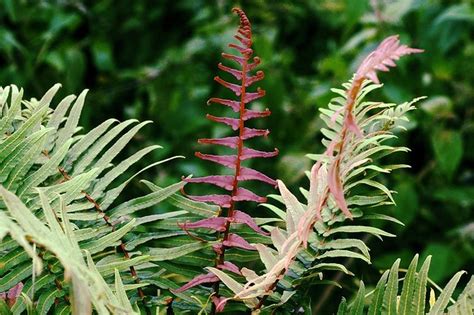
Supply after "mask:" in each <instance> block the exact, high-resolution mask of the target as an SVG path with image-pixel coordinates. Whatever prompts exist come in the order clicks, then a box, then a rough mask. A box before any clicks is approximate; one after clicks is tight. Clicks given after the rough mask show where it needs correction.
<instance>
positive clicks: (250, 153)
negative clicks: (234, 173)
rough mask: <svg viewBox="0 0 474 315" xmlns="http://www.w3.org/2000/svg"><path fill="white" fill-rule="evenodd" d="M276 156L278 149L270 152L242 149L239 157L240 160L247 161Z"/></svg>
mask: <svg viewBox="0 0 474 315" xmlns="http://www.w3.org/2000/svg"><path fill="white" fill-rule="evenodd" d="M277 155H278V149H276V148H275V150H274V151H272V152H265V151H259V150H254V149H250V148H243V149H242V154H241V155H240V160H242V161H243V160H248V159H253V158H270V157H274V156H277Z"/></svg>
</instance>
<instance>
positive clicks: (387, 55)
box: [356, 35, 423, 84]
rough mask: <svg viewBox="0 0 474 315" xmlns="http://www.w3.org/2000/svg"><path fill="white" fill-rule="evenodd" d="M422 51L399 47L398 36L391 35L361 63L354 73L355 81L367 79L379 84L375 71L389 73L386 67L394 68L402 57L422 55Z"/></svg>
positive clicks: (405, 46) (404, 46) (403, 46)
mask: <svg viewBox="0 0 474 315" xmlns="http://www.w3.org/2000/svg"><path fill="white" fill-rule="evenodd" d="M422 52H423V49H418V48H411V47H408V46H407V45H400V39H399V36H398V35H392V36H390V37H387V38H386V39H385V40H383V41H382V42H381V43H380V45H379V46H378V47H377V49H375V50H374V51H373V52H371V53H370V54H369V55H368V56H367V57H366V58H365V59H364V61H363V62H362V63H361V65H360V66H359V68H358V69H357V72H356V80H357V79H360V78H364V77H365V78H367V79H369V80H372V81H373V82H374V83H377V84H379V83H380V82H379V79H378V77H377V73H376V71H377V70H380V71H389V70H390V69H389V68H388V67H396V64H395V61H396V60H398V59H400V57H402V56H404V55H410V54H418V53H422Z"/></svg>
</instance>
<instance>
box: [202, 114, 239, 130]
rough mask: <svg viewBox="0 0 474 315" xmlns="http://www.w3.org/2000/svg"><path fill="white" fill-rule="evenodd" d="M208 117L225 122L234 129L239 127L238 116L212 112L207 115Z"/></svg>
mask: <svg viewBox="0 0 474 315" xmlns="http://www.w3.org/2000/svg"><path fill="white" fill-rule="evenodd" d="M206 118H207V119H209V120H212V121H215V122H219V123H223V124H225V125H227V126H230V127H231V128H232V129H233V130H237V129H239V120H238V119H237V118H229V117H218V116H213V115H210V114H207V115H206Z"/></svg>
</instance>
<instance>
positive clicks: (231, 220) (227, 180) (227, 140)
mask: <svg viewBox="0 0 474 315" xmlns="http://www.w3.org/2000/svg"><path fill="white" fill-rule="evenodd" d="M233 12H235V13H236V14H237V15H238V16H239V18H240V26H239V28H238V30H237V34H236V35H235V36H234V37H235V39H237V40H238V41H239V44H229V47H230V48H232V49H234V50H235V51H236V53H235V54H228V53H222V57H223V58H224V59H227V60H230V61H232V62H234V63H235V64H236V65H238V67H237V68H236V67H233V66H227V65H224V64H222V63H219V64H218V68H219V69H220V70H222V71H224V72H226V73H228V74H230V75H231V76H232V77H233V78H235V79H236V80H238V83H232V82H228V81H226V80H224V79H222V78H221V77H219V76H216V77H215V78H214V80H215V81H216V82H217V83H219V84H220V85H222V86H224V87H225V88H227V89H229V90H230V91H232V92H233V93H234V94H235V95H236V97H237V98H236V99H225V98H217V97H213V98H210V99H209V100H208V102H207V104H208V105H210V104H219V105H224V106H227V107H230V108H231V109H232V111H234V112H236V113H238V117H237V118H231V117H217V116H213V115H209V114H208V115H207V118H208V119H209V120H212V121H215V122H219V123H223V124H225V125H227V126H229V127H231V128H232V129H233V130H234V131H237V132H238V134H237V135H235V136H230V137H224V138H205V139H199V140H198V142H199V143H201V144H208V145H220V146H226V147H229V148H231V149H234V150H235V154H232V155H214V154H204V153H201V152H196V153H195V155H196V156H197V157H198V158H200V159H203V160H207V161H211V162H214V163H217V164H220V165H223V166H225V167H228V168H230V169H232V170H233V171H234V172H233V175H213V176H204V177H197V178H187V179H184V180H185V181H186V182H188V183H199V184H211V185H214V186H217V187H220V188H223V189H224V190H226V191H228V192H229V193H227V194H211V195H204V196H189V195H187V197H188V198H190V199H192V200H195V201H203V202H211V203H214V204H216V205H219V206H221V207H222V208H227V209H228V210H227V212H226V214H227V217H226V218H211V219H205V220H201V221H198V222H194V223H185V224H182V225H181V227H182V228H183V229H184V228H185V229H190V228H191V229H192V228H208V229H212V230H216V231H223V230H224V235H223V239H222V240H221V241H220V242H219V243H216V244H214V245H213V248H214V251H215V252H216V253H217V254H218V259H217V264H216V267H217V268H219V269H225V270H231V271H233V272H235V273H240V271H239V269H238V267H237V266H235V265H233V264H231V263H230V262H224V252H225V249H226V248H228V247H238V248H241V249H247V250H255V248H254V247H253V246H252V245H251V244H249V243H248V242H247V241H246V240H245V239H243V238H242V237H240V236H238V235H236V234H232V233H229V226H230V224H246V225H247V226H249V227H250V228H251V229H253V230H254V231H256V232H258V233H261V234H264V235H268V233H266V232H265V231H263V230H262V229H261V228H260V227H259V226H258V225H257V224H256V223H255V222H254V220H253V219H252V217H250V216H249V215H248V214H245V213H244V212H241V211H238V210H236V208H235V207H236V203H237V202H239V201H255V202H265V201H266V198H265V197H261V196H258V195H256V194H255V193H253V192H251V191H250V190H248V189H245V188H242V187H239V183H240V182H242V181H260V182H263V183H266V184H269V185H271V186H276V181H275V180H273V179H271V178H270V177H268V176H266V175H264V174H263V173H261V172H259V171H256V170H254V169H251V168H248V167H244V166H243V165H242V164H241V163H242V162H243V161H245V160H249V159H254V158H270V157H274V156H276V155H278V150H277V149H275V150H274V151H272V152H265V151H260V150H255V149H252V148H249V147H246V146H244V141H246V140H248V139H252V138H256V137H266V136H267V135H268V134H269V131H268V130H266V129H255V128H249V127H246V126H245V122H246V121H248V120H251V119H255V118H262V117H267V116H269V115H270V111H269V110H268V109H266V110H264V111H256V110H252V109H248V108H247V104H249V103H251V102H252V101H254V100H257V99H259V98H261V97H263V96H264V95H265V91H264V90H262V89H261V88H259V87H257V89H256V90H254V91H249V90H248V88H249V87H250V86H252V85H253V84H255V83H256V82H258V81H261V80H262V79H263V78H264V77H265V75H264V73H263V71H257V72H256V73H254V74H252V73H251V71H252V70H254V69H255V68H256V67H257V66H258V65H259V64H260V58H258V57H253V58H252V54H253V50H252V48H251V47H252V29H251V24H250V21H249V19H248V18H247V16H246V15H245V13H244V12H243V11H242V10H241V9H237V8H234V9H233ZM183 193H184V191H183ZM222 219H224V220H222ZM213 280H215V278H212V277H210V275H209V274H207V275H200V276H198V277H196V278H195V279H193V280H192V281H191V282H190V283H188V284H187V285H185V286H183V287H182V288H180V289H179V292H182V291H184V290H186V289H188V288H190V287H192V286H195V285H198V284H202V283H209V282H213ZM190 284H191V285H190ZM215 293H216V294H217V293H218V292H217V290H216V292H215ZM216 300H217V296H216Z"/></svg>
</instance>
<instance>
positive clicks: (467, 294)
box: [337, 255, 474, 315]
mask: <svg viewBox="0 0 474 315" xmlns="http://www.w3.org/2000/svg"><path fill="white" fill-rule="evenodd" d="M430 261H431V256H428V257H427V258H426V260H425V261H424V263H423V264H422V267H421V268H420V269H419V270H417V269H418V255H416V256H415V257H414V258H413V260H412V262H411V263H410V266H409V267H408V270H404V271H403V270H401V269H400V268H399V264H400V259H398V260H397V261H395V263H394V264H393V266H392V268H391V269H390V271H388V270H387V271H386V272H385V273H384V274H383V275H382V277H381V278H380V280H379V281H378V283H377V286H376V288H375V289H374V290H372V291H370V292H366V290H365V288H364V285H363V282H361V285H360V289H359V291H358V293H357V295H356V297H355V298H354V301H353V302H352V303H349V304H347V305H345V306H343V304H346V302H345V300H343V302H341V304H340V307H339V311H338V313H337V315H344V314H355V315H363V314H368V315H369V314H370V315H376V314H395V315H397V314H398V315H405V314H413V315H424V314H429V315H436V314H472V313H473V311H474V277H471V280H470V281H469V283H468V284H467V285H466V287H465V288H464V290H463V292H462V293H461V294H459V296H458V297H457V299H456V300H453V299H452V295H453V293H454V290H455V289H456V286H457V284H458V282H459V280H460V278H461V277H462V275H463V274H464V273H465V272H464V271H459V272H458V273H456V275H454V276H453V277H452V278H451V280H450V281H449V282H448V283H447V284H446V286H445V287H444V288H443V289H440V288H437V289H439V291H440V292H439V295H438V296H437V297H436V293H435V291H434V290H433V288H431V289H430V290H431V293H430V296H431V297H430V298H429V299H427V286H428V285H429V284H430V283H432V282H431V281H430V280H429V278H428V272H429V268H430ZM400 272H404V275H405V276H404V277H403V278H399V273H400ZM399 283H400V284H401V290H400V288H399ZM399 292H400V294H399ZM366 302H368V303H366ZM366 304H368V307H366Z"/></svg>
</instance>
